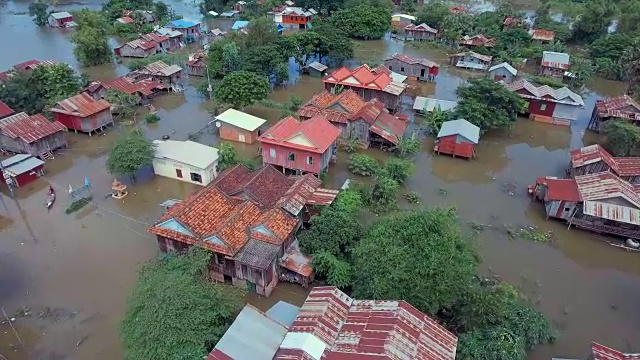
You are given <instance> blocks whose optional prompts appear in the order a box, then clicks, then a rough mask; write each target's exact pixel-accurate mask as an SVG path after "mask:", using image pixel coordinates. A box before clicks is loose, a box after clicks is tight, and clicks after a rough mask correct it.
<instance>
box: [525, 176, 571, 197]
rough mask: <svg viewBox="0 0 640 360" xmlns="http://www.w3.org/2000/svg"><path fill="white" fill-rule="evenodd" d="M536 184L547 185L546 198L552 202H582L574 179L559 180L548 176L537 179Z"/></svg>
mask: <svg viewBox="0 0 640 360" xmlns="http://www.w3.org/2000/svg"><path fill="white" fill-rule="evenodd" d="M536 184H540V185H546V187H547V192H546V197H547V199H549V200H551V201H573V202H578V201H581V200H582V198H581V197H580V192H578V185H577V184H576V181H575V180H574V179H558V178H557V177H553V176H548V177H544V178H538V179H536Z"/></svg>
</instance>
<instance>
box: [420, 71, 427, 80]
mask: <svg viewBox="0 0 640 360" xmlns="http://www.w3.org/2000/svg"><path fill="white" fill-rule="evenodd" d="M426 70H427V69H420V77H421V78H423V79H424V76H425V75H426Z"/></svg>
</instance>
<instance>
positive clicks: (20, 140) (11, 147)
mask: <svg viewBox="0 0 640 360" xmlns="http://www.w3.org/2000/svg"><path fill="white" fill-rule="evenodd" d="M66 131H67V128H66V127H65V126H64V125H63V124H61V123H59V122H57V121H49V120H47V118H45V117H44V116H42V115H41V114H36V115H31V116H29V115H27V114H26V113H23V112H21V113H18V114H15V115H12V116H9V117H5V118H3V119H2V120H0V148H2V150H3V151H9V152H13V153H22V154H31V155H33V156H42V155H43V154H45V153H50V152H51V151H53V150H57V149H59V148H62V147H66V146H67V139H66V137H65V135H64V133H65V132H66Z"/></svg>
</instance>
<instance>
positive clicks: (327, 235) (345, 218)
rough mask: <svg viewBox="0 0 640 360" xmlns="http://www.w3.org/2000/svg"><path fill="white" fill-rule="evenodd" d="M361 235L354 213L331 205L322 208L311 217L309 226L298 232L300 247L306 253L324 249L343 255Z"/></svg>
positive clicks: (360, 228) (347, 252)
mask: <svg viewBox="0 0 640 360" xmlns="http://www.w3.org/2000/svg"><path fill="white" fill-rule="evenodd" d="M361 236H362V226H361V225H360V223H358V221H357V219H356V214H355V213H351V212H346V211H338V210H336V209H334V208H332V207H329V208H326V209H323V211H322V212H321V213H320V214H319V215H315V216H313V217H312V218H311V228H310V229H309V230H308V231H304V232H302V233H300V236H299V237H298V240H299V241H300V248H301V249H302V251H304V252H305V253H307V254H312V255H313V254H316V253H319V252H322V251H326V252H328V253H329V254H331V255H333V256H337V257H344V256H346V255H348V254H349V253H350V252H351V248H352V247H353V246H354V245H355V244H356V243H357V241H358V240H359V239H360V237H361Z"/></svg>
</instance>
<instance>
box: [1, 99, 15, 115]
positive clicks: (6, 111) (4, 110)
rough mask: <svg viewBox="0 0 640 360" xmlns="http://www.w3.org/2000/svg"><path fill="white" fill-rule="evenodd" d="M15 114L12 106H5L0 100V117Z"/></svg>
mask: <svg viewBox="0 0 640 360" xmlns="http://www.w3.org/2000/svg"><path fill="white" fill-rule="evenodd" d="M13 114H15V111H13V109H12V108H10V107H9V106H7V104H5V103H3V102H2V101H0V119H3V118H6V117H7V116H9V115H13Z"/></svg>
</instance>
